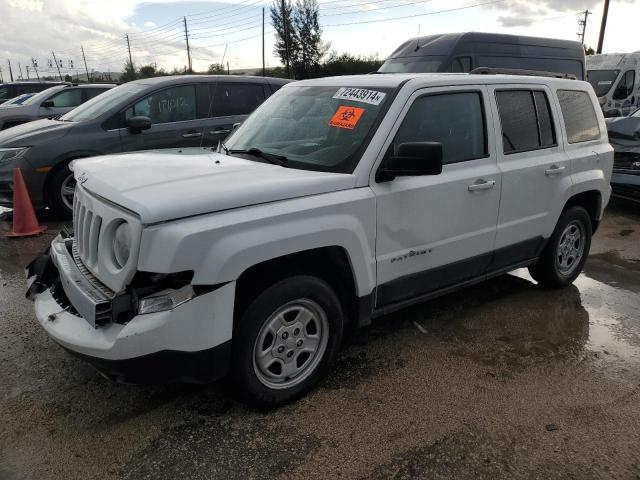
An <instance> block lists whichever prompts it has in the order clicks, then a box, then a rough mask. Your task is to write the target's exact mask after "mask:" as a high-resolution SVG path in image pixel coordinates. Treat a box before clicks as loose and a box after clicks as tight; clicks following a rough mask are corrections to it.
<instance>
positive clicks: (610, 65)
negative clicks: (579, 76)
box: [587, 52, 640, 117]
mask: <svg viewBox="0 0 640 480" xmlns="http://www.w3.org/2000/svg"><path fill="white" fill-rule="evenodd" d="M587 81H588V82H589V83H590V84H591V86H592V87H593V89H594V90H595V92H596V95H597V96H598V102H599V103H600V107H602V111H603V112H604V116H605V117H621V116H625V115H629V114H630V113H631V112H633V111H635V110H636V109H637V108H638V107H639V106H640V52H634V53H606V54H602V55H589V56H588V57H587Z"/></svg>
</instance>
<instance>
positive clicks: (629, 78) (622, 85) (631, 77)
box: [613, 70, 636, 100]
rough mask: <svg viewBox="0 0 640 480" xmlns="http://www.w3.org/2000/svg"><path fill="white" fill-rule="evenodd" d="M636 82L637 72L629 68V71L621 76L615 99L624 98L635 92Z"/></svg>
mask: <svg viewBox="0 0 640 480" xmlns="http://www.w3.org/2000/svg"><path fill="white" fill-rule="evenodd" d="M635 82H636V72H635V71H634V70H627V72H626V73H625V74H624V75H623V76H622V77H621V78H620V82H619V83H618V86H617V87H616V91H615V92H614V93H613V99H614V100H624V99H625V98H627V97H628V96H629V95H631V94H632V93H633V85H634V84H635Z"/></svg>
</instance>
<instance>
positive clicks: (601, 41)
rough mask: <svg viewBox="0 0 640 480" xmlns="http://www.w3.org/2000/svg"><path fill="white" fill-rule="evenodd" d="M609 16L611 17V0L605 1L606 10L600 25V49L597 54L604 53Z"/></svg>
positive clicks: (603, 11)
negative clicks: (605, 32) (603, 45)
mask: <svg viewBox="0 0 640 480" xmlns="http://www.w3.org/2000/svg"><path fill="white" fill-rule="evenodd" d="M607 15H609V0H604V8H603V10H602V23H600V36H599V37H598V49H597V50H596V53H602V44H603V43H604V31H605V29H606V28H607Z"/></svg>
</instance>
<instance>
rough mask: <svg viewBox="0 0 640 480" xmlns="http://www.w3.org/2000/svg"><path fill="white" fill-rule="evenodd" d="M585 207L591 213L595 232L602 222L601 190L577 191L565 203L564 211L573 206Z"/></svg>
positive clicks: (592, 228) (592, 229) (593, 231)
mask: <svg viewBox="0 0 640 480" xmlns="http://www.w3.org/2000/svg"><path fill="white" fill-rule="evenodd" d="M575 206H580V207H583V208H584V209H585V210H586V211H587V213H588V214H589V218H590V219H591V231H592V233H595V232H596V230H597V229H598V225H599V224H600V216H601V212H602V193H601V192H600V191H599V190H585V191H583V192H579V193H575V194H573V195H572V196H571V197H569V199H568V200H567V201H566V203H565V204H564V207H563V208H562V212H563V213H564V212H565V211H566V210H568V209H569V208H571V207H575Z"/></svg>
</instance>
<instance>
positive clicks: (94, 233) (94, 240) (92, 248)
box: [88, 215, 102, 267]
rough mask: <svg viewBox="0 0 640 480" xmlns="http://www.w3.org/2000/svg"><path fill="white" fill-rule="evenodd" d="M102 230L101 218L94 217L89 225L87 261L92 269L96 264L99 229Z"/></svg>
mask: <svg viewBox="0 0 640 480" xmlns="http://www.w3.org/2000/svg"><path fill="white" fill-rule="evenodd" d="M101 228H102V218H101V217H100V216H99V215H94V217H93V222H92V223H91V233H90V234H89V255H88V261H89V263H90V264H91V266H92V267H95V266H96V264H97V263H98V240H99V239H100V229H101Z"/></svg>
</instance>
